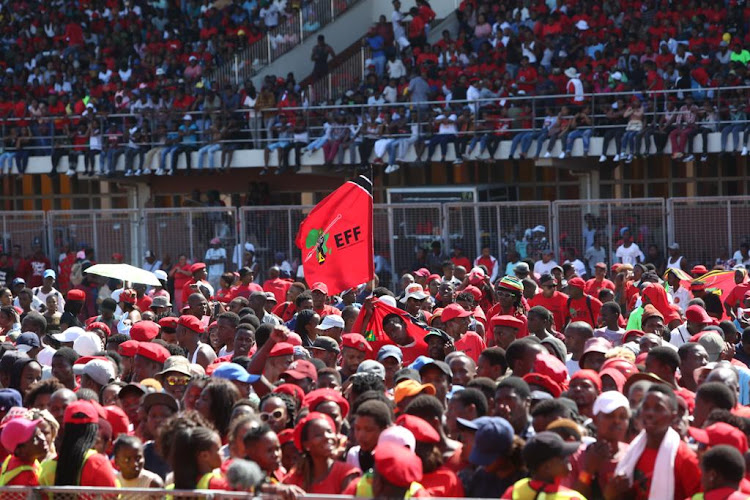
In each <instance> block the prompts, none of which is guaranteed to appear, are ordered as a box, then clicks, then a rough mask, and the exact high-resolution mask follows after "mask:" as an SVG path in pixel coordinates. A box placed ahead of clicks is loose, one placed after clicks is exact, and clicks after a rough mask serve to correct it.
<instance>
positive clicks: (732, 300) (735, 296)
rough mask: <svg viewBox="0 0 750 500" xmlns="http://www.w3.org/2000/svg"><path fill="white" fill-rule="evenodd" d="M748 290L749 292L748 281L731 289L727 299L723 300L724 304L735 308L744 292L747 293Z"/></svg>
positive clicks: (749, 285) (749, 284) (749, 283)
mask: <svg viewBox="0 0 750 500" xmlns="http://www.w3.org/2000/svg"><path fill="white" fill-rule="evenodd" d="M748 290H750V281H749V282H747V283H740V284H739V285H737V286H735V287H734V288H732V291H731V292H729V294H728V295H727V298H726V299H725V300H724V303H725V304H727V305H728V306H729V307H735V306H736V305H738V304H741V301H742V299H743V297H744V296H745V292H747V291H748Z"/></svg>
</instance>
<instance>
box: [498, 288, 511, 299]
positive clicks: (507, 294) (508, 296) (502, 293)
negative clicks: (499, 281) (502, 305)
mask: <svg viewBox="0 0 750 500" xmlns="http://www.w3.org/2000/svg"><path fill="white" fill-rule="evenodd" d="M497 296H498V297H506V298H510V297H513V296H514V295H513V294H512V293H510V292H503V291H500V290H498V291H497Z"/></svg>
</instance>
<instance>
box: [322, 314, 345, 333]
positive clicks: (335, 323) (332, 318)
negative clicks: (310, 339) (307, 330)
mask: <svg viewBox="0 0 750 500" xmlns="http://www.w3.org/2000/svg"><path fill="white" fill-rule="evenodd" d="M329 328H344V320H343V318H342V317H341V316H339V315H338V314H329V315H327V316H326V317H324V318H323V321H321V322H320V324H319V325H318V330H328V329H329Z"/></svg>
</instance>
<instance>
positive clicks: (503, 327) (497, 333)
mask: <svg viewBox="0 0 750 500" xmlns="http://www.w3.org/2000/svg"><path fill="white" fill-rule="evenodd" d="M490 326H491V327H492V337H493V339H494V340H495V345H496V346H497V347H502V348H503V349H508V346H509V345H510V344H511V342H513V341H514V340H516V338H517V337H518V331H519V330H520V329H521V328H523V321H521V320H520V319H518V318H516V317H515V316H510V315H508V314H502V315H500V314H499V315H497V316H493V317H492V318H491V319H490Z"/></svg>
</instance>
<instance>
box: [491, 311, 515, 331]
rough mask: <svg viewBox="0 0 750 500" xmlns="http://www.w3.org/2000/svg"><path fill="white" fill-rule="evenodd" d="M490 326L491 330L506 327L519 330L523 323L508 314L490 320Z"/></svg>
mask: <svg viewBox="0 0 750 500" xmlns="http://www.w3.org/2000/svg"><path fill="white" fill-rule="evenodd" d="M490 325H492V328H495V327H496V326H507V327H509V328H515V329H519V328H521V327H522V326H523V321H521V320H520V319H518V318H516V317H515V316H510V315H508V314H498V315H495V316H493V317H492V318H490Z"/></svg>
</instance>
